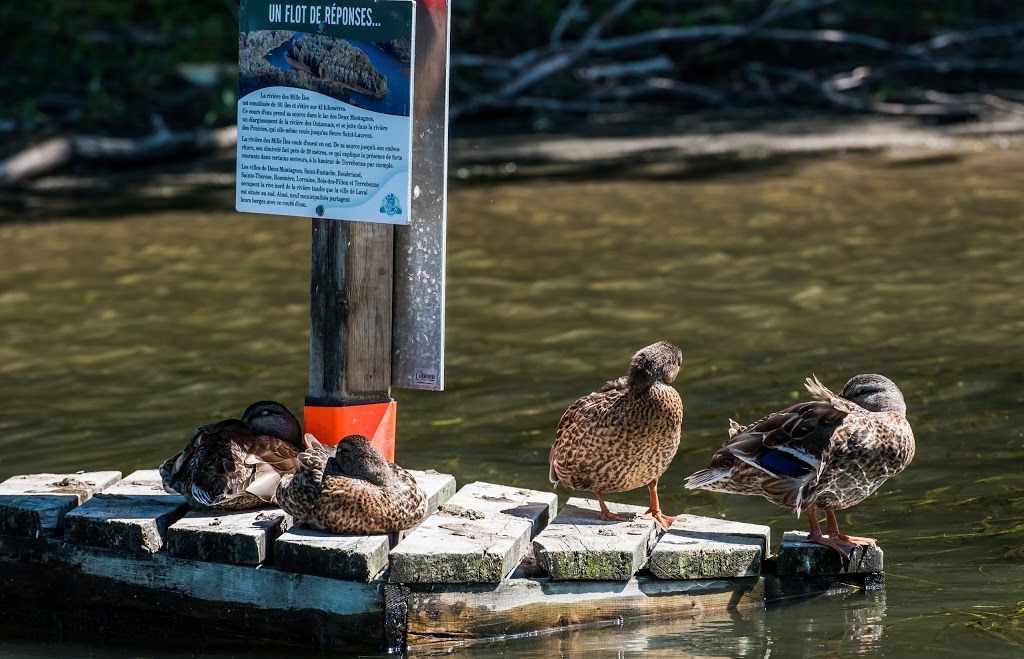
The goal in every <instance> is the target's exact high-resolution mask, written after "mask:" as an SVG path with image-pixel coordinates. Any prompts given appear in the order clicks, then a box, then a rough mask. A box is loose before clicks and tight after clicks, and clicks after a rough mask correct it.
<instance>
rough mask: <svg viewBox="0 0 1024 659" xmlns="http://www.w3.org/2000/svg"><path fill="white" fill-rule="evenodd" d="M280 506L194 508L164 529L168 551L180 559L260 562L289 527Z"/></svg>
mask: <svg viewBox="0 0 1024 659" xmlns="http://www.w3.org/2000/svg"><path fill="white" fill-rule="evenodd" d="M285 518H287V519H288V520H291V516H290V515H286V514H285V512H284V511H283V510H281V509H280V508H259V509H256V510H241V511H237V512H223V511H222V512H214V511H206V510H193V511H192V512H190V513H188V514H187V515H185V516H184V517H182V518H181V519H179V520H178V521H177V522H175V523H173V524H171V525H170V527H168V529H167V553H169V554H170V555H171V556H177V557H179V558H192V559H195V560H200V561H220V562H223V563H239V564H245V565H259V564H260V563H264V562H266V561H267V560H268V559H269V558H270V557H271V556H272V553H273V547H274V539H275V538H277V536H279V535H281V532H282V531H284V530H285V529H287V528H288V522H286V521H285Z"/></svg>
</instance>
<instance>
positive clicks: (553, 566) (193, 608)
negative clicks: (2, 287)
mask: <svg viewBox="0 0 1024 659" xmlns="http://www.w3.org/2000/svg"><path fill="white" fill-rule="evenodd" d="M412 473H413V475H414V476H415V478H416V480H417V482H418V483H419V484H420V485H421V486H422V487H423V488H424V490H426V492H427V494H428V497H429V506H428V516H427V518H426V519H425V520H424V521H423V522H422V523H421V524H420V525H419V526H418V527H416V528H414V529H412V530H410V531H405V532H402V533H400V534H392V535H377V536H338V535H329V534H326V533H321V532H318V531H312V530H308V529H303V528H294V527H292V523H291V518H290V516H289V515H288V514H287V513H285V512H284V511H282V510H281V509H279V508H272V507H268V508H263V509H259V510H253V511H244V512H237V513H228V514H218V513H213V512H200V511H189V509H188V506H187V504H186V503H185V501H184V499H183V498H182V497H180V496H178V495H176V494H169V493H167V492H165V491H164V490H163V488H162V487H161V484H160V477H159V474H158V473H157V472H156V470H142V471H136V472H134V473H132V474H129V475H128V476H127V477H125V478H122V477H121V474H120V473H119V472H114V471H103V472H87V473H77V474H35V475H31V476H15V477H13V478H10V479H8V480H7V481H4V482H3V483H0V611H2V612H3V614H4V615H5V616H7V617H8V619H9V620H11V621H14V622H16V623H21V622H23V623H25V624H29V625H33V626H40V625H43V626H45V625H46V624H47V623H48V622H49V623H52V624H54V625H56V626H59V628H60V629H62V630H64V632H65V633H66V632H67V631H69V630H79V631H80V632H82V633H85V634H89V633H93V634H103V635H128V636H140V637H141V636H145V637H146V638H148V639H153V638H161V637H162V638H168V639H173V638H175V637H181V636H182V635H187V636H188V637H189V638H201V637H206V638H211V639H217V638H221V639H223V638H237V637H239V636H242V637H245V638H246V639H247V640H248V642H265V643H268V644H277V645H298V646H304V647H317V648H349V649H361V650H382V649H384V650H389V651H404V652H409V653H415V652H419V651H432V650H435V651H445V650H447V649H450V648H451V647H452V646H456V645H460V644H465V643H471V642H474V641H482V640H493V639H496V638H501V637H508V636H510V635H518V634H536V633H544V632H551V631H557V630H564V629H567V628H573V627H578V626H586V625H600V624H617V623H618V622H619V621H621V620H623V619H628V618H634V617H644V618H651V619H654V618H658V619H667V618H672V617H695V616H698V615H703V614H714V613H725V612H731V611H742V610H744V609H753V608H763V607H766V606H773V605H778V604H780V603H783V602H788V601H795V600H800V599H810V598H814V597H819V596H828V595H835V594H846V593H850V592H853V591H855V590H858V589H872V588H877V587H881V584H882V583H883V577H882V571H883V565H882V551H881V550H880V549H878V548H877V547H875V546H872V547H869V548H867V549H866V550H860V549H858V550H857V551H856V552H855V554H854V556H853V560H851V561H845V560H843V559H841V558H840V557H839V556H838V555H837V554H836V553H835V552H834V551H832V550H831V549H828V548H826V547H822V546H820V545H815V544H812V543H808V542H806V534H801V533H798V532H790V533H786V534H785V536H784V537H783V538H782V542H781V544H780V547H779V550H778V554H777V555H775V556H773V555H772V554H771V548H772V542H771V532H770V530H769V528H768V527H767V526H761V525H756V524H744V523H740V522H731V521H726V520H720V519H713V518H707V517H699V516H695V515H684V516H680V518H679V519H677V520H676V521H675V523H674V524H673V525H672V526H671V528H669V530H668V531H667V532H665V531H662V530H661V528H660V527H658V526H657V525H656V524H655V523H654V522H653V521H652V520H649V519H642V518H638V519H636V520H633V521H629V522H606V521H601V520H599V519H598V512H599V509H598V505H597V502H596V501H593V500H589V499H584V498H578V497H573V498H570V499H569V500H568V501H567V502H566V504H565V505H564V506H563V507H562V508H561V510H558V509H557V498H556V496H555V494H554V493H553V492H550V491H547V492H545V491H538V490H530V489H524V488H517V487H510V486H505V485H496V484H492V483H481V482H476V483H470V484H468V485H465V486H463V487H462V488H461V489H459V490H456V484H455V479H454V478H453V477H452V476H450V475H447V474H440V473H437V472H434V471H412ZM610 507H611V508H612V510H614V511H615V512H622V513H628V512H636V513H639V512H642V511H643V509H642V508H638V507H634V506H626V505H621V504H610Z"/></svg>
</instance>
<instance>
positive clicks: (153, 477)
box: [64, 469, 188, 553]
mask: <svg viewBox="0 0 1024 659" xmlns="http://www.w3.org/2000/svg"><path fill="white" fill-rule="evenodd" d="M187 510H188V504H186V503H185V499H184V498H183V497H182V496H181V495H179V494H168V493H167V492H165V491H164V488H163V485H162V484H161V482H160V473H159V472H158V471H157V470H156V469H142V470H139V471H136V472H133V473H131V474H129V475H128V477H127V478H125V479H124V480H122V481H119V482H117V483H115V484H114V485H111V486H110V487H108V488H107V489H105V490H104V491H103V492H101V493H99V494H97V495H96V496H94V497H93V498H91V499H89V500H88V501H86V502H85V503H83V504H82V505H80V506H78V507H77V508H75V509H74V510H72V511H71V512H69V513H68V514H67V515H65V516H64V539H65V540H67V541H68V542H70V543H73V544H79V545H92V546H94V547H107V548H110V549H119V550H121V551H128V552H144V553H153V552H157V551H160V549H161V548H162V547H163V545H164V538H165V536H166V533H167V527H168V526H170V525H171V524H173V523H174V522H175V521H177V520H178V519H179V518H181V517H182V516H183V515H184V514H185V512H186V511H187Z"/></svg>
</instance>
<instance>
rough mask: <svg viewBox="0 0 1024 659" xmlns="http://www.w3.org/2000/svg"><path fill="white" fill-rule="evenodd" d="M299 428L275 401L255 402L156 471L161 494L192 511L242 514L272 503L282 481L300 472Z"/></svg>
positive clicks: (201, 432)
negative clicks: (175, 495)
mask: <svg viewBox="0 0 1024 659" xmlns="http://www.w3.org/2000/svg"><path fill="white" fill-rule="evenodd" d="M303 448H304V446H303V444H302V429H301V427H300V426H299V422H298V420H297V419H296V418H295V417H294V416H293V415H292V413H291V412H289V411H288V409H287V408H286V407H285V406H284V405H281V404H280V403H277V402H274V401H259V402H257V403H253V404H252V405H250V406H249V407H248V408H247V409H246V410H245V413H244V414H242V418H241V420H239V419H225V420H224V421H219V422H217V423H211V424H207V425H205V426H201V427H200V428H199V429H198V430H196V434H195V435H194V436H193V437H192V439H191V440H190V441H189V443H188V445H187V446H186V447H185V450H184V451H182V452H181V453H179V454H177V455H175V456H174V457H172V458H170V459H168V460H167V461H166V462H164V463H163V465H161V466H160V477H161V479H162V480H163V485H164V489H166V490H168V491H174V492H178V493H179V494H181V495H182V496H184V497H185V499H186V500H187V501H188V503H189V505H190V506H192V507H193V508H205V509H212V510H244V509H248V508H258V507H260V506H265V505H268V504H271V503H273V502H274V495H275V493H276V492H277V486H278V484H279V483H280V481H281V477H282V476H283V475H285V474H291V473H294V472H295V470H296V469H298V467H299V461H298V455H299V453H300V452H301V451H302V449H303Z"/></svg>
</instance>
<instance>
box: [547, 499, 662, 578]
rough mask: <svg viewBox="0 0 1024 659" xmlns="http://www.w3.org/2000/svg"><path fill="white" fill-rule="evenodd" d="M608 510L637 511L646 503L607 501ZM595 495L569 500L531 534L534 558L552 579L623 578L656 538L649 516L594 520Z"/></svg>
mask: <svg viewBox="0 0 1024 659" xmlns="http://www.w3.org/2000/svg"><path fill="white" fill-rule="evenodd" d="M608 508H609V509H610V510H611V511H612V512H613V513H620V514H629V513H632V514H634V515H640V514H641V513H643V512H644V510H645V508H643V507H641V506H628V505H626V504H621V503H609V504H608ZM600 514H601V508H600V504H598V502H597V501H596V500H594V499H581V498H578V497H573V498H571V499H569V500H568V501H567V502H566V504H565V507H563V508H562V510H560V511H559V512H558V516H557V517H555V519H554V521H552V522H551V524H549V525H548V526H547V528H545V529H544V530H543V531H541V533H540V535H538V536H537V537H536V538H534V539H533V549H534V551H535V552H536V554H537V558H538V560H539V561H540V563H541V565H543V566H544V569H545V570H547V572H548V574H549V575H550V576H551V578H552V579H559V580H560V579H566V580H599V581H626V580H628V579H629V578H630V577H632V576H633V575H634V574H635V573H636V571H637V570H639V569H640V568H641V567H643V565H644V563H646V562H647V555H648V552H649V551H650V549H651V547H652V546H653V545H654V541H655V539H656V538H657V534H656V529H657V530H660V529H659V528H658V525H657V523H656V522H655V521H654V520H653V519H642V518H636V519H634V520H632V521H629V522H617V521H605V520H601V519H598V516H599V515H600Z"/></svg>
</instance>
